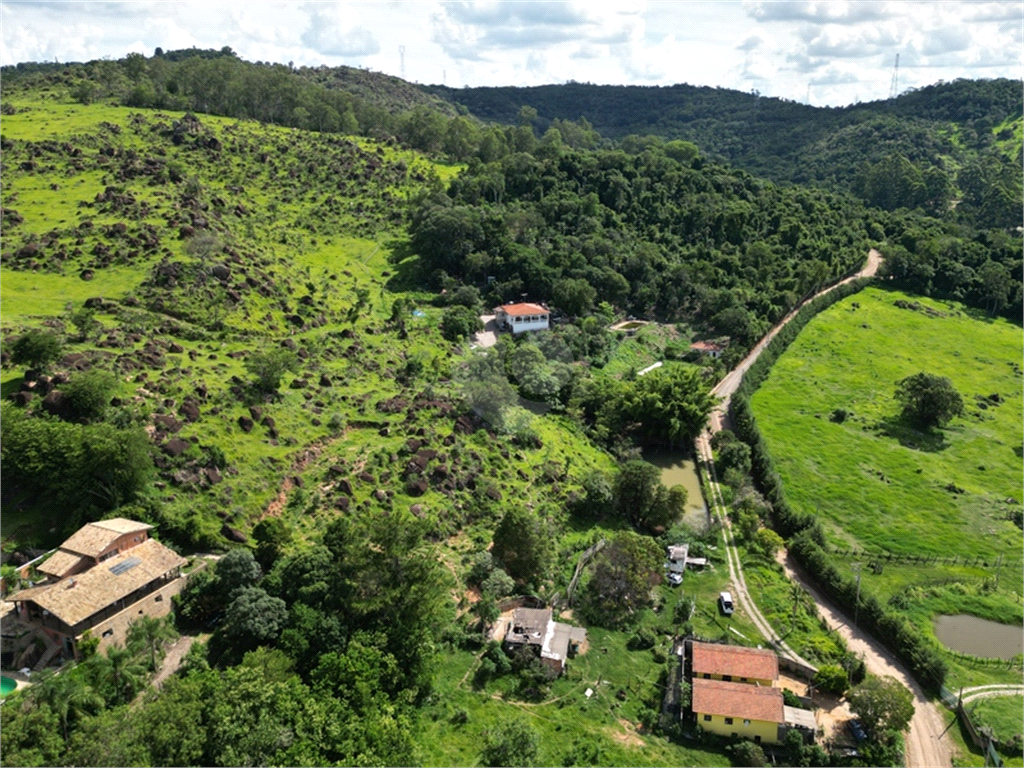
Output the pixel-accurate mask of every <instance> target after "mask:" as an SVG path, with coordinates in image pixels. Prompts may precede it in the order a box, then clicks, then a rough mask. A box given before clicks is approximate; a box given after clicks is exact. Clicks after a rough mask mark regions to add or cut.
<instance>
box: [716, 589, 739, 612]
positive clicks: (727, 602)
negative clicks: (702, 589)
mask: <svg viewBox="0 0 1024 768" xmlns="http://www.w3.org/2000/svg"><path fill="white" fill-rule="evenodd" d="M718 605H719V606H720V607H721V609H722V613H724V614H725V615H726V616H732V612H733V610H735V609H734V607H733V604H732V595H730V594H729V593H728V592H719V593H718Z"/></svg>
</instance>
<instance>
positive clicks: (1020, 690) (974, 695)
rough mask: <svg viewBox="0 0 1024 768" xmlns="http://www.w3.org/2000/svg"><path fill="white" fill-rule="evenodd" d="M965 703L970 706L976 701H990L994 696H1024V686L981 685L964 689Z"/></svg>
mask: <svg viewBox="0 0 1024 768" xmlns="http://www.w3.org/2000/svg"><path fill="white" fill-rule="evenodd" d="M962 693H963V697H964V698H963V703H964V704H968V703H970V702H972V701H974V700H975V699H989V698H992V697H993V696H1024V685H979V686H976V687H974V688H964V690H963V692H962Z"/></svg>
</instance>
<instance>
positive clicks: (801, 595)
mask: <svg viewBox="0 0 1024 768" xmlns="http://www.w3.org/2000/svg"><path fill="white" fill-rule="evenodd" d="M789 599H790V600H792V601H793V618H796V612H797V610H798V609H800V608H807V607H808V606H809V605H810V600H809V596H808V594H807V592H806V591H805V590H804V588H803V587H801V586H800V585H799V584H797V583H796V582H795V581H791V582H790V583H789Z"/></svg>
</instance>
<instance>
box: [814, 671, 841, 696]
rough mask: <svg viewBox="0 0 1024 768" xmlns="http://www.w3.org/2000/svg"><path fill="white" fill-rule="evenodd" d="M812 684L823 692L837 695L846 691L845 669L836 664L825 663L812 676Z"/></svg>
mask: <svg viewBox="0 0 1024 768" xmlns="http://www.w3.org/2000/svg"><path fill="white" fill-rule="evenodd" d="M814 684H815V685H816V686H817V687H818V690H820V691H825V693H834V694H836V695H837V696H839V695H842V694H843V693H845V692H846V687H847V677H846V670H845V669H843V668H842V667H840V666H839V665H838V664H825V665H823V666H822V667H820V668H819V669H818V673H817V674H816V675H815V676H814Z"/></svg>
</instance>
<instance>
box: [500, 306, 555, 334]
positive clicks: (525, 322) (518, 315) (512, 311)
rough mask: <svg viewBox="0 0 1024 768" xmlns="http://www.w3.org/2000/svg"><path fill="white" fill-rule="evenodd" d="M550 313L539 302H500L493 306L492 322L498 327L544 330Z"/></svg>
mask: <svg viewBox="0 0 1024 768" xmlns="http://www.w3.org/2000/svg"><path fill="white" fill-rule="evenodd" d="M550 319H551V313H550V312H549V311H548V309H547V307H544V306H541V305H540V304H502V305H501V306H500V307H495V308H494V322H495V324H496V325H497V326H498V328H499V329H505V330H509V331H512V333H513V334H516V333H523V332H524V331H546V330H547V329H548V327H549V322H550Z"/></svg>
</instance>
